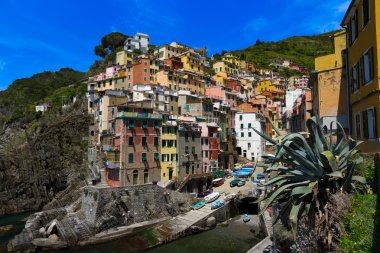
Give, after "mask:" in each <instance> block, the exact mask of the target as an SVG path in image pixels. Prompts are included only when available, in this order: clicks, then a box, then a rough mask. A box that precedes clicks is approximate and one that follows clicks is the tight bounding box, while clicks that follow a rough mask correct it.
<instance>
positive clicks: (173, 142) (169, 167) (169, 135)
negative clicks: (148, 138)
mask: <svg viewBox="0 0 380 253" xmlns="http://www.w3.org/2000/svg"><path fill="white" fill-rule="evenodd" d="M161 129H162V130H161V131H162V133H161V140H162V146H161V184H162V185H163V186H165V185H166V184H167V183H168V182H169V180H173V181H175V180H176V179H177V175H178V163H177V162H178V154H177V122H176V121H171V120H169V121H167V122H163V123H162V128H161Z"/></svg>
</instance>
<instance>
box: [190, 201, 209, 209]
mask: <svg viewBox="0 0 380 253" xmlns="http://www.w3.org/2000/svg"><path fill="white" fill-rule="evenodd" d="M205 204H206V202H204V201H201V202H198V203H196V204H195V205H193V206H192V207H191V208H192V209H193V210H197V209H201V208H202V207H204V206H205Z"/></svg>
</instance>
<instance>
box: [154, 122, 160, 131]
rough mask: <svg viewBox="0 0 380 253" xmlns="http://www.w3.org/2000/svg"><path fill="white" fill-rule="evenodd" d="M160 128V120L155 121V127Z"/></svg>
mask: <svg viewBox="0 0 380 253" xmlns="http://www.w3.org/2000/svg"><path fill="white" fill-rule="evenodd" d="M159 128H160V124H159V123H158V121H154V129H159Z"/></svg>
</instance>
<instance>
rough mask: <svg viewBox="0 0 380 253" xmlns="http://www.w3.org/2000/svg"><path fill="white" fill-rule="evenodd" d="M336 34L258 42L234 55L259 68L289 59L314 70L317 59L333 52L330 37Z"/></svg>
mask: <svg viewBox="0 0 380 253" xmlns="http://www.w3.org/2000/svg"><path fill="white" fill-rule="evenodd" d="M334 32H335V31H334ZM334 32H329V33H325V34H320V35H313V36H294V37H290V38H287V39H284V40H280V41H277V42H263V41H260V40H258V41H256V44H255V45H253V46H250V47H248V48H246V49H243V50H237V51H234V52H233V53H234V54H235V55H237V56H240V57H241V58H242V59H245V60H249V61H252V62H253V63H254V64H256V66H258V67H268V66H269V63H270V62H271V61H272V60H275V59H289V60H291V61H292V62H293V63H294V64H298V65H303V66H306V67H307V68H308V69H309V70H313V69H314V58H315V57H318V56H321V55H326V54H330V53H332V52H333V46H332V43H331V39H330V36H331V35H332V34H333V33H334Z"/></svg>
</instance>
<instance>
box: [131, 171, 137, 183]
mask: <svg viewBox="0 0 380 253" xmlns="http://www.w3.org/2000/svg"><path fill="white" fill-rule="evenodd" d="M138 181H139V172H138V171H137V170H134V171H133V181H132V184H133V185H136V184H137V182H138Z"/></svg>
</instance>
